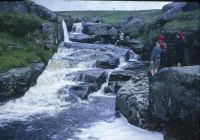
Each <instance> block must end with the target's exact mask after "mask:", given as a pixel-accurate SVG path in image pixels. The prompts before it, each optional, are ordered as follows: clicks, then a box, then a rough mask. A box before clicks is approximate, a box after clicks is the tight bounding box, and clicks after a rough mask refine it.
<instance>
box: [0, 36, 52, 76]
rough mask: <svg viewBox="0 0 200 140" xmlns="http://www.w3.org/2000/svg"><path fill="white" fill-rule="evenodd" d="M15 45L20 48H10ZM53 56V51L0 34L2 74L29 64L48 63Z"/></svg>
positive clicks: (0, 70) (21, 39)
mask: <svg viewBox="0 0 200 140" xmlns="http://www.w3.org/2000/svg"><path fill="white" fill-rule="evenodd" d="M13 45H14V46H19V47H10V46H13ZM52 54H53V51H52V50H45V49H44V48H42V47H40V46H38V45H36V44H34V43H32V42H30V41H27V40H26V39H25V38H22V37H20V38H19V37H15V36H12V35H9V34H8V33H0V60H1V61H0V73H1V72H5V71H7V70H9V69H12V68H16V67H23V66H27V65H28V64H29V63H34V62H44V63H47V62H48V59H49V58H50V57H51V56H52Z"/></svg>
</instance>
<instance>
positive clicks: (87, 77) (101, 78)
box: [75, 68, 107, 91]
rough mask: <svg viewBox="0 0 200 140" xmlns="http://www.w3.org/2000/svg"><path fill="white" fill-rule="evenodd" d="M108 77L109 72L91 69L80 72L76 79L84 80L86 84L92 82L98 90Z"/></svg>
mask: <svg viewBox="0 0 200 140" xmlns="http://www.w3.org/2000/svg"><path fill="white" fill-rule="evenodd" d="M106 79H107V72H105V71H104V70H102V69H98V68H97V69H91V70H87V71H81V72H78V74H77V76H76V78H75V80H77V81H82V82H84V83H86V84H92V85H93V86H94V89H95V90H96V91H97V90H98V89H100V88H101V85H102V84H103V83H104V82H105V81H106Z"/></svg>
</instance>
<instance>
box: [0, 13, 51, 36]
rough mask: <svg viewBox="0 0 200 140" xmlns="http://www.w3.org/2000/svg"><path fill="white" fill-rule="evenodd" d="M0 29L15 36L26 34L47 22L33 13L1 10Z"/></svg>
mask: <svg viewBox="0 0 200 140" xmlns="http://www.w3.org/2000/svg"><path fill="white" fill-rule="evenodd" d="M0 21H1V22H0V31H1V32H7V33H10V34H12V35H14V36H25V35H27V34H28V33H29V32H32V31H34V30H35V29H36V28H38V27H39V26H40V25H41V23H44V22H47V21H46V20H42V19H41V18H39V17H37V16H35V15H32V14H23V15H22V14H19V13H9V12H0Z"/></svg>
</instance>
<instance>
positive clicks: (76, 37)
mask: <svg viewBox="0 0 200 140" xmlns="http://www.w3.org/2000/svg"><path fill="white" fill-rule="evenodd" d="M69 39H70V40H71V41H74V42H81V43H95V42H97V41H101V38H100V37H99V36H96V35H87V34H75V33H74V34H72V33H70V38H69Z"/></svg>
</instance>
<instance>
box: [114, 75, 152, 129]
mask: <svg viewBox="0 0 200 140" xmlns="http://www.w3.org/2000/svg"><path fill="white" fill-rule="evenodd" d="M148 95H149V89H148V80H147V78H144V77H143V78H139V77H132V78H131V80H129V81H128V82H126V83H125V84H124V86H122V87H121V88H120V89H119V91H118V92H117V98H116V106H117V108H118V109H119V110H120V112H121V113H122V114H123V115H124V116H125V117H126V118H127V119H128V121H129V122H130V123H132V124H134V125H136V126H139V127H142V128H149V127H150V126H149V114H148V106H149V104H148Z"/></svg>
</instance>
